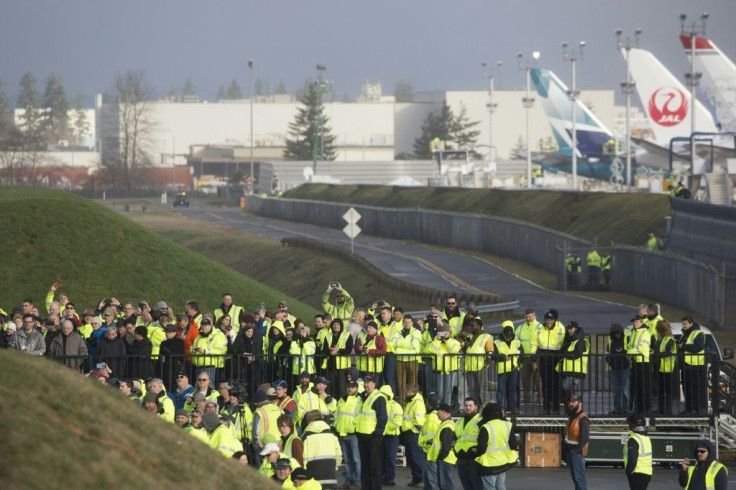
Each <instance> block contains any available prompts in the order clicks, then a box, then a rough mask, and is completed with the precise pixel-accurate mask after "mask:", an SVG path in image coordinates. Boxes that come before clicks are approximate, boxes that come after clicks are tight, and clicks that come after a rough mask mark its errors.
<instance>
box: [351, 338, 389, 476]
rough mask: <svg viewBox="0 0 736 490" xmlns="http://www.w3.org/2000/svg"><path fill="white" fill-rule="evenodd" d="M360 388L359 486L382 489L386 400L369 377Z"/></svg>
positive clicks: (369, 375)
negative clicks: (382, 452) (363, 389)
mask: <svg viewBox="0 0 736 490" xmlns="http://www.w3.org/2000/svg"><path fill="white" fill-rule="evenodd" d="M374 325H375V324H374ZM374 330H375V329H374ZM363 387H364V388H365V392H363V404H362V405H361V408H360V412H359V413H358V419H357V421H356V424H355V435H356V436H357V437H358V450H359V451H360V476H361V487H363V490H377V489H380V488H381V445H382V443H383V431H384V430H385V429H386V422H387V421H388V415H387V410H386V398H385V397H384V396H383V394H382V393H381V392H380V391H378V389H377V388H376V378H375V377H374V376H373V375H371V374H368V375H365V376H363Z"/></svg>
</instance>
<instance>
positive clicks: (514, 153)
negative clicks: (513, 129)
mask: <svg viewBox="0 0 736 490" xmlns="http://www.w3.org/2000/svg"><path fill="white" fill-rule="evenodd" d="M522 152H526V141H524V138H523V137H522V136H521V135H519V139H518V140H516V144H515V145H514V147H513V148H511V150H510V151H509V160H518V159H519V158H520V157H519V155H520V154H521V153H522Z"/></svg>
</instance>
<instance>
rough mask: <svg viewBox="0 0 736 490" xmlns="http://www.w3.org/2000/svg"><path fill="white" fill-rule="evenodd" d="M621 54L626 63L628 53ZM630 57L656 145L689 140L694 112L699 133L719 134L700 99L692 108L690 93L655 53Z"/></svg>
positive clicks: (636, 53)
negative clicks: (680, 138)
mask: <svg viewBox="0 0 736 490" xmlns="http://www.w3.org/2000/svg"><path fill="white" fill-rule="evenodd" d="M621 54H623V56H624V59H626V50H625V49H623V48H622V49H621ZM628 56H629V70H630V71H631V76H632V78H633V80H634V81H635V82H636V92H637V94H638V95H639V100H640V102H641V105H642V107H643V109H644V113H645V114H646V116H647V118H648V119H649V126H650V129H651V130H652V133H653V134H654V141H655V143H657V144H658V145H660V146H662V147H665V148H667V147H668V146H669V144H670V141H671V140H672V139H673V138H676V137H689V136H690V133H691V118H692V112H693V110H694V111H695V131H696V132H704V133H717V132H718V129H717V128H716V125H715V123H714V122H713V116H712V114H711V113H710V111H709V110H708V109H706V107H705V106H704V105H703V104H701V103H700V102H699V101H698V100H697V99H696V100H695V104H691V100H690V92H689V90H688V89H686V88H685V87H684V86H683V85H682V84H681V83H680V81H679V80H678V79H677V78H676V77H675V76H674V75H673V74H672V73H670V71H669V70H667V68H666V67H665V66H664V65H663V64H662V63H660V61H659V60H658V59H657V58H656V57H655V56H654V55H653V54H652V53H650V52H649V51H647V50H645V49H639V48H631V49H630V50H629V52H628Z"/></svg>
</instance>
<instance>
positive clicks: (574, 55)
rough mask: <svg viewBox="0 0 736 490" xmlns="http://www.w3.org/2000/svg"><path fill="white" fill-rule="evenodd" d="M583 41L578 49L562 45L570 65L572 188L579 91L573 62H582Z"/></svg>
mask: <svg viewBox="0 0 736 490" xmlns="http://www.w3.org/2000/svg"><path fill="white" fill-rule="evenodd" d="M584 47H585V41H580V42H579V43H578V49H567V43H562V59H563V61H569V62H570V63H571V64H572V88H571V89H570V90H568V91H567V94H568V95H569V96H570V102H571V104H572V187H573V188H574V189H575V190H577V188H578V138H577V134H576V133H575V122H576V121H575V120H576V119H577V101H578V95H580V91H578V90H577V89H576V87H575V62H576V61H577V60H578V59H579V60H580V61H583V48H584Z"/></svg>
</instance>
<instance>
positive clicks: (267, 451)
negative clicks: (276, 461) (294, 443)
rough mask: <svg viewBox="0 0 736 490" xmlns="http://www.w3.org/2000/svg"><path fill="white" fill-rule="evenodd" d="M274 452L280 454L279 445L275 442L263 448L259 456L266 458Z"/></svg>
mask: <svg viewBox="0 0 736 490" xmlns="http://www.w3.org/2000/svg"><path fill="white" fill-rule="evenodd" d="M274 452H275V453H278V452H280V449H279V445H278V444H276V443H275V442H269V443H268V444H266V445H265V446H263V450H262V451H261V456H267V455H269V454H271V453H274ZM287 461H288V460H287Z"/></svg>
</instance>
